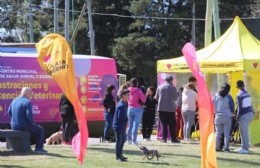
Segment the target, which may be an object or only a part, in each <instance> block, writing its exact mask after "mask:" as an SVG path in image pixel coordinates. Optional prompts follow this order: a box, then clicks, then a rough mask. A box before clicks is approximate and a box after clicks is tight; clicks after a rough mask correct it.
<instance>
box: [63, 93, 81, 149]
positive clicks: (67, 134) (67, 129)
mask: <svg viewBox="0 0 260 168" xmlns="http://www.w3.org/2000/svg"><path fill="white" fill-rule="evenodd" d="M60 113H61V129H62V144H63V145H71V142H72V138H73V137H74V135H75V134H76V133H77V132H78V127H76V126H74V125H73V122H74V121H75V120H76V116H75V111H74V107H73V105H72V104H71V102H70V101H69V99H68V98H67V97H66V96H65V94H64V93H62V94H61V98H60ZM74 128H75V129H77V131H74V130H73V129H74Z"/></svg>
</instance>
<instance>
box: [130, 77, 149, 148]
mask: <svg viewBox="0 0 260 168" xmlns="http://www.w3.org/2000/svg"><path fill="white" fill-rule="evenodd" d="M137 86H138V80H137V79H136V78H132V79H131V80H130V87H129V88H128V90H129V92H130V97H129V100H128V111H127V117H128V120H129V125H128V131H127V140H128V143H129V144H131V143H132V144H136V143H137V141H136V139H137V132H138V127H139V124H140V122H141V120H142V116H143V108H142V105H143V104H144V103H145V101H146V97H145V95H144V94H143V92H142V91H141V90H140V89H139V88H138V87H137Z"/></svg>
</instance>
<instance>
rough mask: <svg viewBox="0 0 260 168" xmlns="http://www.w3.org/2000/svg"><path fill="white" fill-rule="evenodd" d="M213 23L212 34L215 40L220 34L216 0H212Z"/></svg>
mask: <svg viewBox="0 0 260 168" xmlns="http://www.w3.org/2000/svg"><path fill="white" fill-rule="evenodd" d="M213 24H214V36H215V40H217V39H218V38H219V37H220V35H221V34H220V22H219V8H218V0H214V3H213Z"/></svg>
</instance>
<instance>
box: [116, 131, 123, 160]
mask: <svg viewBox="0 0 260 168" xmlns="http://www.w3.org/2000/svg"><path fill="white" fill-rule="evenodd" d="M114 131H115V136H116V157H117V158H118V157H121V156H122V155H123V147H124V143H125V141H126V133H125V128H124V129H114Z"/></svg>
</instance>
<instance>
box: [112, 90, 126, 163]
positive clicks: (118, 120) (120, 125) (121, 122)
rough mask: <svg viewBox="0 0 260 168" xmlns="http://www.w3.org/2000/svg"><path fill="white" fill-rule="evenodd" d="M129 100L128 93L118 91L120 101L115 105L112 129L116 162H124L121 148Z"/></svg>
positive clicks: (124, 134)
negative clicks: (114, 138) (114, 139)
mask: <svg viewBox="0 0 260 168" xmlns="http://www.w3.org/2000/svg"><path fill="white" fill-rule="evenodd" d="M128 99H129V91H128V90H126V89H125V90H121V91H120V101H119V102H118V103H117V105H116V110H115V114H114V118H113V129H114V131H115V136H116V160H117V161H119V162H123V161H126V160H127V158H126V157H124V156H123V147H124V143H125V141H126V124H127V121H128V119H127V101H128Z"/></svg>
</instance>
